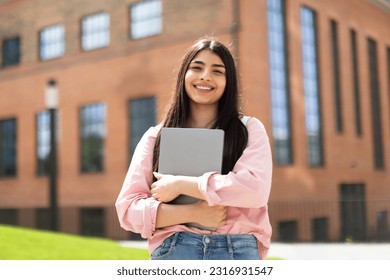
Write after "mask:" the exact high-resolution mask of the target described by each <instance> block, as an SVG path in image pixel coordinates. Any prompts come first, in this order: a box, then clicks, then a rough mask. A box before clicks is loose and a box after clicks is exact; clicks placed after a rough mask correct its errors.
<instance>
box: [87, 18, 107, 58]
mask: <svg viewBox="0 0 390 280" xmlns="http://www.w3.org/2000/svg"><path fill="white" fill-rule="evenodd" d="M81 27H82V48H83V50H85V51H89V50H93V49H97V48H102V47H106V46H108V45H109V44H110V15H109V14H107V13H99V14H95V15H91V16H87V17H85V18H84V19H83V21H82V24H81Z"/></svg>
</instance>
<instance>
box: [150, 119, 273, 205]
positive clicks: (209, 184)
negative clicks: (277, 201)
mask: <svg viewBox="0 0 390 280" xmlns="http://www.w3.org/2000/svg"><path fill="white" fill-rule="evenodd" d="M247 128H248V145H247V147H246V149H245V150H244V152H243V154H242V156H241V157H240V158H239V159H238V161H237V162H236V164H235V166H234V169H233V171H232V172H229V174H227V175H221V174H218V173H216V172H210V173H206V174H204V175H203V176H201V177H188V176H172V175H162V174H158V173H155V176H156V178H157V179H158V181H157V182H155V183H153V185H152V186H151V188H152V195H153V197H154V198H156V199H157V200H158V201H160V202H169V201H171V200H173V199H174V198H176V197H177V196H178V195H180V194H185V195H189V196H192V197H196V198H199V199H204V200H206V201H207V202H208V203H209V205H210V206H213V205H225V206H235V207H246V208H248V207H250V208H258V207H262V206H264V205H266V204H267V202H268V198H269V194H270V190H271V180H272V155H271V148H270V144H269V139H268V136H267V133H266V131H265V128H264V126H263V124H262V123H261V122H260V121H259V120H257V119H255V118H251V119H250V120H249V121H248V124H247Z"/></svg>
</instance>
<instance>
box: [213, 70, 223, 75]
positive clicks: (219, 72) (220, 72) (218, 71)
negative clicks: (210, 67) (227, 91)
mask: <svg viewBox="0 0 390 280" xmlns="http://www.w3.org/2000/svg"><path fill="white" fill-rule="evenodd" d="M214 73H217V74H221V75H223V74H225V73H224V72H222V71H220V70H214Z"/></svg>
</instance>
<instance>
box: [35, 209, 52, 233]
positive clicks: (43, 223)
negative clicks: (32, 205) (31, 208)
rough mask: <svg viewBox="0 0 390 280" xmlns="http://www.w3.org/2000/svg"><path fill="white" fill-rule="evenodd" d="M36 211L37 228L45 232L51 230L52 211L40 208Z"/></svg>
mask: <svg viewBox="0 0 390 280" xmlns="http://www.w3.org/2000/svg"><path fill="white" fill-rule="evenodd" d="M35 211H36V228H38V229H43V230H51V229H52V224H51V209H48V208H38V209H36V210H35Z"/></svg>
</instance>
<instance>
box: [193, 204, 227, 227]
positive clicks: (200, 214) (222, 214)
mask: <svg viewBox="0 0 390 280" xmlns="http://www.w3.org/2000/svg"><path fill="white" fill-rule="evenodd" d="M192 205H193V206H194V211H193V212H194V213H193V217H194V221H193V222H195V223H198V224H200V225H202V226H205V227H210V228H218V227H220V226H223V225H225V224H226V218H227V208H226V207H225V206H221V205H216V206H209V205H208V204H207V202H206V201H204V200H200V201H198V202H197V203H195V204H192Z"/></svg>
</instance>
